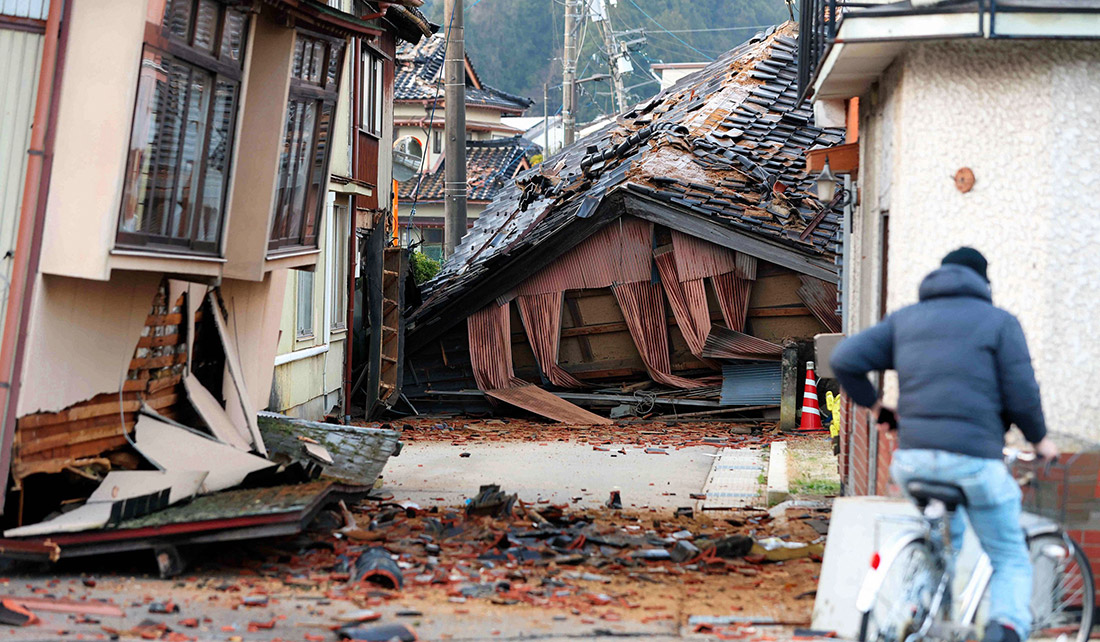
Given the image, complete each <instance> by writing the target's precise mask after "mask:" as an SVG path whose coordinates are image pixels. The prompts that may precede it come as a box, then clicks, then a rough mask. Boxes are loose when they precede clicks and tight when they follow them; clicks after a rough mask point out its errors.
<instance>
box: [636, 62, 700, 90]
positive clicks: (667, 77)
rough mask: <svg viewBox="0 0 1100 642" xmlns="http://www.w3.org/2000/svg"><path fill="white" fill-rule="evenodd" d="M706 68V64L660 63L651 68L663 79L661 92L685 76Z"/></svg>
mask: <svg viewBox="0 0 1100 642" xmlns="http://www.w3.org/2000/svg"><path fill="white" fill-rule="evenodd" d="M706 66H707V63H705V62H660V63H657V64H655V65H650V66H649V68H650V69H652V70H653V73H655V74H657V75H658V76H660V77H661V91H664V90H666V89H668V88H669V87H671V86H673V85H675V84H676V81H678V80H680V79H681V78H683V77H684V76H687V75H689V74H693V73H695V72H697V71H699V70H700V69H702V68H704V67H706Z"/></svg>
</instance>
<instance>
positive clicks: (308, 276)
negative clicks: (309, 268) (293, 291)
mask: <svg viewBox="0 0 1100 642" xmlns="http://www.w3.org/2000/svg"><path fill="white" fill-rule="evenodd" d="M297 307H298V313H297V315H296V316H297V317H298V338H303V337H311V336H313V272H306V271H305V270H299V271H298V306H297Z"/></svg>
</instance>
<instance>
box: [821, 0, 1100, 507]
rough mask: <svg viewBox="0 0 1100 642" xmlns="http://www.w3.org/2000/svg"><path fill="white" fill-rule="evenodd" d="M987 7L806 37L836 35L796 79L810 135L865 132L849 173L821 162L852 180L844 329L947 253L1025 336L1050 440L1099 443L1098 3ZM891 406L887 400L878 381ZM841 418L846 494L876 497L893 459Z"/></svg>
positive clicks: (859, 23) (851, 14)
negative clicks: (981, 257) (854, 200)
mask: <svg viewBox="0 0 1100 642" xmlns="http://www.w3.org/2000/svg"><path fill="white" fill-rule="evenodd" d="M985 5H986V3H976V2H971V3H969V4H965V3H964V4H961V5H960V4H955V3H953V4H952V5H951V6H949V7H948V6H944V5H943V3H933V4H931V5H930V6H927V7H925V8H913V7H911V6H910V3H909V2H901V3H890V4H884V5H882V6H880V7H873V8H867V9H852V10H849V11H848V12H846V13H844V14H842V15H841V19H840V20H839V21H829V20H828V18H827V17H826V15H825V14H822V15H813V14H812V12H806V13H805V14H804V15H803V22H802V26H801V32H802V33H803V34H805V35H804V37H807V38H811V37H813V35H816V34H817V33H819V32H818V31H816V30H815V29H814V28H813V27H814V24H812V23H813V22H814V21H816V22H818V23H824V28H825V33H826V34H827V35H828V36H832V35H833V34H835V39H834V38H832V37H829V38H827V39H826V40H824V41H811V42H810V43H808V45H809V46H807V47H805V50H806V51H809V53H810V55H809V58H804V59H803V60H802V61H801V65H800V72H801V76H802V77H801V80H802V83H803V92H804V93H808V94H810V95H811V96H812V100H813V101H814V105H815V113H816V115H817V118H818V122H819V124H843V122H844V121H845V120H847V121H848V122H849V124H851V123H853V122H855V121H856V120H858V132H859V133H858V136H859V141H858V162H857V163H856V166H855V167H853V166H851V165H852V163H850V162H849V163H846V164H847V165H848V166H847V167H841V168H838V167H837V162H836V161H837V160H838V159H843V157H844V156H845V153H844V152H845V151H850V150H841V149H836V150H835V153H836V156H835V157H834V158H833V159H832V161H833V162H832V163H831V164H832V169H833V170H834V172H835V171H836V170H838V169H849V170H855V169H858V181H857V186H858V194H859V202H858V205H857V206H856V207H855V208H854V216H853V220H852V221H851V222H850V237H849V238H848V239H847V242H846V248H845V257H846V264H845V266H844V270H843V276H842V290H843V291H844V292H845V296H846V300H845V301H844V321H845V327H846V330H847V332H849V333H854V332H858V331H859V330H862V329H864V328H867V327H868V326H870V325H872V324H874V323H875V322H877V321H878V320H879V319H880V318H881V317H882V316H883V315H884V314H885V313H888V312H889V311H892V310H896V309H898V308H900V307H902V306H905V305H907V304H910V303H913V302H915V301H916V300H917V287H918V285H919V283H920V281H921V279H922V278H923V276H924V275H925V274H927V273H928V272H929V271H931V270H932V269H934V268H935V267H937V266H938V264H939V261H940V259H941V258H942V257H943V255H944V254H945V253H947V252H948V251H950V250H952V249H955V248H957V247H960V246H964V245H967V246H972V247H975V248H977V249H978V250H980V251H981V252H982V253H984V254H985V256H986V257H987V258H988V259H989V276H990V281H991V283H992V286H993V300H994V303H996V304H997V305H999V306H1001V307H1004V308H1006V309H1008V310H1009V311H1010V312H1012V313H1014V314H1016V315H1017V316H1018V317H1019V318H1020V321H1021V323H1022V324H1023V327H1024V330H1025V332H1026V334H1027V337H1028V341H1029V344H1030V347H1031V353H1032V359H1033V362H1034V365H1035V370H1036V374H1037V376H1038V379H1039V383H1040V385H1041V387H1042V391H1043V405H1044V409H1045V411H1046V415H1047V421H1048V425H1049V427H1050V428H1051V429H1052V430H1056V431H1063V432H1070V433H1076V434H1078V435H1082V436H1086V437H1088V438H1089V439H1091V440H1092V441H1098V440H1100V431H1098V429H1097V427H1096V418H1097V417H1098V416H1100V399H1098V398H1097V397H1096V395H1093V394H1090V392H1089V391H1091V390H1094V389H1096V388H1097V387H1100V369H1097V367H1096V365H1095V364H1096V363H1097V360H1098V359H1100V348H1098V347H1097V344H1096V337H1097V336H1100V300H1098V299H1097V297H1096V296H1095V294H1094V290H1093V287H1094V283H1095V280H1096V275H1097V274H1100V255H1098V254H1097V253H1096V252H1095V251H1093V250H1092V248H1091V247H1090V246H1091V245H1092V244H1093V242H1094V240H1095V239H1096V238H1097V237H1098V236H1100V216H1097V215H1096V214H1095V212H1094V211H1093V210H1094V209H1095V204H1096V203H1098V202H1100V152H1098V151H1097V150H1100V41H1098V40H1097V39H1098V38H1100V13H1098V11H1100V2H1096V1H1093V0H1077V1H1070V0H1016V1H1013V2H1011V3H1009V2H1003V3H997V9H996V12H995V13H993V12H990V10H989V9H988V8H986V7H985ZM806 6H808V5H806V4H804V7H806ZM979 25H980V27H979ZM815 70H816V73H815ZM851 129H852V128H851V127H849V131H851ZM821 155H822V154H821V152H818V153H817V156H818V158H820V156H821ZM849 157H850V158H853V159H854V158H855V156H854V155H853V156H849ZM841 163H842V164H845V162H844V161H843V160H841ZM811 165H812V163H811ZM885 389H886V396H887V400H888V401H889V399H890V397H891V396H893V395H895V394H896V385H895V384H894V383H893V382H892V380H891V379H890V378H889V377H888V378H887V380H886V385H885ZM1006 392H1007V394H1011V391H1006ZM849 416H850V417H851V419H852V421H849V422H846V423H850V424H851V426H848V427H847V428H846V429H847V430H851V431H852V432H851V434H850V436H849V439H848V443H849V446H850V447H851V448H852V449H853V450H852V451H851V452H849V453H847V456H848V458H849V459H850V465H849V466H848V471H847V472H848V475H849V476H848V482H849V490H850V491H854V492H857V493H860V492H872V493H873V492H875V491H876V490H878V491H879V492H881V491H883V490H884V489H885V479H884V477H885V469H884V467H883V463H884V462H885V461H886V460H888V453H889V448H890V444H878V443H877V441H876V431H875V430H874V429H873V427H872V428H871V429H870V430H869V431H868V430H867V427H866V425H865V424H863V423H862V420H863V419H864V418H865V416H863V415H860V413H858V412H857V413H855V414H850V415H849ZM867 452H870V453H875V452H878V453H880V454H879V456H878V457H875V456H871V457H868V456H867V454H866V453H867ZM842 459H843V456H842ZM842 465H844V464H843V461H842Z"/></svg>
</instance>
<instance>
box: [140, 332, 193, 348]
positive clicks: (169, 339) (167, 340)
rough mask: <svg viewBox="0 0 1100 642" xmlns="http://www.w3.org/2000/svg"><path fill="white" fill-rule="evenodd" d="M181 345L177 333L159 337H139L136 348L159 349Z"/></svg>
mask: <svg viewBox="0 0 1100 642" xmlns="http://www.w3.org/2000/svg"><path fill="white" fill-rule="evenodd" d="M180 343H183V341H182V340H181V337H180V335H179V333H176V334H166V335H163V336H159V337H141V338H140V339H138V344H137V347H139V348H160V347H163V346H174V345H179V344H180Z"/></svg>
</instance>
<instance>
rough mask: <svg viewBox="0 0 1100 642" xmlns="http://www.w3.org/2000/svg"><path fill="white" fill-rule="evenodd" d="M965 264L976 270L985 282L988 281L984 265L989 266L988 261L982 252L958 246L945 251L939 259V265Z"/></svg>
mask: <svg viewBox="0 0 1100 642" xmlns="http://www.w3.org/2000/svg"><path fill="white" fill-rule="evenodd" d="M948 264H952V265H965V266H966V267H968V268H970V269H971V270H974V271H975V272H977V273H978V274H979V275H980V276H981V277H982V278H983V279H985V282H986V283H989V276H987V275H986V271H985V270H986V267H988V266H989V262H988V261H986V260H985V257H984V256H982V253H981V252H979V251H978V250H975V249H974V248H972V247H960V248H959V249H957V250H953V251H951V252H948V253H947V256H945V257H943V261H940V265H948Z"/></svg>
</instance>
